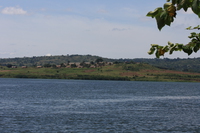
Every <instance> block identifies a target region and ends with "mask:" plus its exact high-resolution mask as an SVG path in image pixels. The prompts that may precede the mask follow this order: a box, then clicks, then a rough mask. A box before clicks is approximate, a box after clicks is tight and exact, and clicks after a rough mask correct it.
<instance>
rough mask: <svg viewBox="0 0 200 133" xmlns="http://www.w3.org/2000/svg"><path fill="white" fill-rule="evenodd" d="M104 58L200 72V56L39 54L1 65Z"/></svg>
mask: <svg viewBox="0 0 200 133" xmlns="http://www.w3.org/2000/svg"><path fill="white" fill-rule="evenodd" d="M98 58H102V59H103V61H104V62H139V63H148V64H151V65H153V66H155V67H158V68H162V69H167V70H177V71H183V72H198V73H200V58H188V59H180V58H177V59H168V58H164V59H157V58H155V59H145V58H136V59H109V58H103V57H100V56H93V55H61V56H39V57H23V58H6V59H0V65H1V66H6V65H8V64H11V65H16V66H43V65H45V64H51V65H53V64H54V65H60V64H61V63H69V62H73V63H75V62H79V63H81V62H92V61H93V62H95V61H96V59H98Z"/></svg>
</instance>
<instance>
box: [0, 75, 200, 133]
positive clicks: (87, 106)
mask: <svg viewBox="0 0 200 133" xmlns="http://www.w3.org/2000/svg"><path fill="white" fill-rule="evenodd" d="M199 85H200V84H199V83H166V82H160V83H159V82H127V81H84V80H36V79H0V92H1V93H0V132H1V133H8V132H31V133H35V132H44V133H47V132H48V133H51V132H52V133H58V132H59V133H65V132H66V133H68V132H76V133H77V132H80V133H82V132H108V133H112V132H113V133H115V132H125V133H126V132H133V133H135V132H145V133H151V132H152V133H156V132H158V133H160V132H161V133H166V132H173V133H176V132H177V133H179V132H188V133H190V132H194V133H195V132H196V133H198V132H200V117H199V113H200V112H199V109H200V90H199Z"/></svg>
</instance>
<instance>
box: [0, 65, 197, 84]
mask: <svg viewBox="0 0 200 133" xmlns="http://www.w3.org/2000/svg"><path fill="white" fill-rule="evenodd" d="M0 77H1V78H41V79H88V80H131V81H173V82H175V81H179V82H186V81H187V82H200V74H199V73H189V72H180V71H172V70H165V69H159V68H156V67H154V66H152V65H148V64H141V63H140V64H114V65H110V66H104V67H101V68H35V67H28V68H7V67H0Z"/></svg>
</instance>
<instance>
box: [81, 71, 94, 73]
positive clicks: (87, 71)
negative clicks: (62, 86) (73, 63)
mask: <svg viewBox="0 0 200 133" xmlns="http://www.w3.org/2000/svg"><path fill="white" fill-rule="evenodd" d="M94 71H95V70H85V71H84V72H86V73H90V72H94Z"/></svg>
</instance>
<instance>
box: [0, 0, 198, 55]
mask: <svg viewBox="0 0 200 133" xmlns="http://www.w3.org/2000/svg"><path fill="white" fill-rule="evenodd" d="M165 2H166V0H0V47H1V48H0V58H14V57H32V56H49V55H72V54H79V55H87V54H89V55H97V56H101V57H107V58H114V59H119V58H131V59H132V58H155V55H148V53H147V52H148V51H149V48H150V44H160V45H167V42H168V41H171V42H173V43H183V44H187V43H188V42H189V39H188V38H187V37H188V36H189V34H190V32H191V31H187V30H185V28H187V27H189V26H197V25H198V24H199V18H198V17H197V16H196V15H194V14H193V13H192V12H191V11H190V10H189V11H188V12H187V13H185V12H184V11H178V15H177V18H176V19H175V21H174V23H173V24H172V25H171V26H170V27H169V26H166V27H164V28H163V29H162V31H159V30H158V29H157V26H156V21H155V19H152V18H150V17H146V14H147V13H148V12H149V11H153V10H154V9H155V8H157V7H162V6H163V4H164V3H165ZM199 56H200V52H199V53H194V54H192V55H190V56H188V55H187V54H186V53H183V52H176V53H174V54H173V55H169V54H165V56H164V57H162V58H194V57H199Z"/></svg>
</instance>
